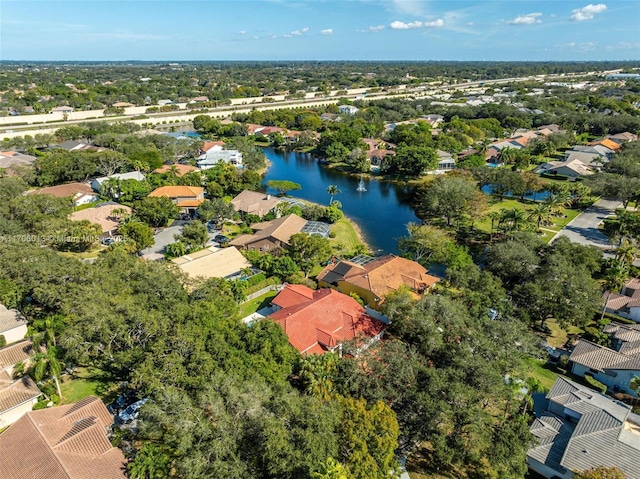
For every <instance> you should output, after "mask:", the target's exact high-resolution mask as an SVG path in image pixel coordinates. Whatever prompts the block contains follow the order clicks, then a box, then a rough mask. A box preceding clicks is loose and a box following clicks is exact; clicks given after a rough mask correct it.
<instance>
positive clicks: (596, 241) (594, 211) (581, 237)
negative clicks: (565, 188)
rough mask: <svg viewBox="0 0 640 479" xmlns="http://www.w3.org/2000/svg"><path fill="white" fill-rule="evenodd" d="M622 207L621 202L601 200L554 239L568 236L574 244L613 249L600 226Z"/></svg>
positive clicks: (577, 217)
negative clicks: (599, 228)
mask: <svg viewBox="0 0 640 479" xmlns="http://www.w3.org/2000/svg"><path fill="white" fill-rule="evenodd" d="M621 206H622V203H620V202H619V201H615V200H600V201H598V202H597V203H595V204H594V205H593V206H591V207H590V208H587V209H586V210H584V211H583V212H582V213H580V214H579V215H578V216H576V217H575V218H574V219H573V220H572V221H571V222H570V223H569V224H568V225H567V226H565V227H564V228H563V229H562V230H560V232H559V233H558V234H557V235H556V236H555V237H554V238H553V239H554V240H555V239H557V238H559V237H560V236H566V237H567V238H569V239H570V240H571V241H573V242H574V243H580V244H583V245H586V246H597V247H598V248H601V249H608V248H611V243H610V242H609V238H608V237H607V236H605V235H604V234H603V233H602V232H600V230H598V225H599V224H600V223H601V222H602V220H604V219H605V218H606V217H607V216H611V215H613V214H615V210H616V208H620V207H621Z"/></svg>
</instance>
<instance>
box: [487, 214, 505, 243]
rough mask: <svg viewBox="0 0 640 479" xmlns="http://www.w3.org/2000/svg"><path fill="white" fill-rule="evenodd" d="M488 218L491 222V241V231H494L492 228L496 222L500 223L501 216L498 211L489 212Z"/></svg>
mask: <svg viewBox="0 0 640 479" xmlns="http://www.w3.org/2000/svg"><path fill="white" fill-rule="evenodd" d="M487 216H488V217H489V219H490V220H491V233H490V236H491V239H493V230H494V226H495V224H496V222H498V224H499V222H500V218H502V215H501V214H500V212H499V211H491V212H489V214H488V215H487Z"/></svg>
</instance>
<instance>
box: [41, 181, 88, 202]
mask: <svg viewBox="0 0 640 479" xmlns="http://www.w3.org/2000/svg"><path fill="white" fill-rule="evenodd" d="M29 193H30V194H33V195H51V196H55V197H56V198H72V199H73V204H74V205H76V206H80V205H86V204H89V203H93V202H95V201H98V200H99V199H100V197H99V196H98V195H97V194H96V193H95V192H94V191H93V189H92V188H91V186H89V185H88V184H86V183H67V184H64V185H58V186H49V187H47V188H41V189H39V190H34V191H30V192H29Z"/></svg>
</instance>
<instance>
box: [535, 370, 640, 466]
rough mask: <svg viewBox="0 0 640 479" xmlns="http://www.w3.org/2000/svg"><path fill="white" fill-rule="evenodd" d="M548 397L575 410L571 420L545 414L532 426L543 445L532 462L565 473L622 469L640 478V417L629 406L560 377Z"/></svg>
mask: <svg viewBox="0 0 640 479" xmlns="http://www.w3.org/2000/svg"><path fill="white" fill-rule="evenodd" d="M547 399H548V400H549V401H550V402H551V403H557V404H560V405H564V408H565V411H566V410H569V411H572V414H571V419H569V418H568V417H567V418H565V417H560V416H557V415H555V414H553V413H552V412H550V411H545V412H543V413H542V414H541V415H540V417H538V418H537V419H536V420H535V421H534V423H533V424H532V425H531V433H532V434H533V435H534V436H535V438H536V439H537V445H535V446H533V447H532V448H531V449H529V452H528V456H529V457H530V458H532V459H535V460H536V461H538V462H541V463H542V464H545V465H547V466H549V467H552V468H553V469H555V470H556V471H558V472H559V473H560V474H564V472H565V470H572V471H583V470H585V469H590V468H593V467H597V466H605V467H611V466H616V467H618V468H620V469H621V470H622V471H623V472H624V473H625V474H626V476H627V477H628V478H629V479H640V424H635V423H634V421H636V422H637V420H638V419H640V417H638V416H636V415H635V414H631V411H630V408H629V406H627V405H625V404H622V403H620V402H618V401H615V400H613V399H610V398H608V397H606V396H603V395H602V394H599V393H597V392H596V391H593V390H591V389H589V388H587V387H584V386H581V385H579V384H576V383H574V382H573V381H569V380H568V379H565V378H558V380H557V381H556V383H555V384H554V385H553V387H552V388H551V391H550V392H549V394H548V395H547ZM554 410H557V408H556V409H554ZM576 418H577V419H576ZM576 421H577V423H576V424H575V425H574V424H573V423H575V422H576Z"/></svg>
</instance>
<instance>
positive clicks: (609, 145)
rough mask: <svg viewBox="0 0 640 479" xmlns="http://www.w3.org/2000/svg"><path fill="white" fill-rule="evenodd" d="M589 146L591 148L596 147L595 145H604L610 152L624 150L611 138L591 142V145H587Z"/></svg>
mask: <svg viewBox="0 0 640 479" xmlns="http://www.w3.org/2000/svg"><path fill="white" fill-rule="evenodd" d="M587 145H589V146H595V145H602V146H604V147H606V148H609V149H610V150H614V151H615V150H619V149H620V148H622V146H621V145H620V144H619V143H616V142H615V141H613V140H610V139H609V138H603V139H600V140H595V141H591V142H589V143H587Z"/></svg>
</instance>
